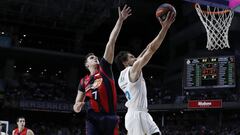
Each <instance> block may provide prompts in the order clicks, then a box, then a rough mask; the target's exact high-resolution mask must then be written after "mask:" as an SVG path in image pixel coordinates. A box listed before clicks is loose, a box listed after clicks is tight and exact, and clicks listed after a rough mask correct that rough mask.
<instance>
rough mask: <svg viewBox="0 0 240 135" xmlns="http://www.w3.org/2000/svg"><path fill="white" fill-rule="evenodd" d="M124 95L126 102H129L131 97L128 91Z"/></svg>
mask: <svg viewBox="0 0 240 135" xmlns="http://www.w3.org/2000/svg"><path fill="white" fill-rule="evenodd" d="M125 95H126V97H127V99H128V100H130V99H131V96H130V93H129V91H126V93H125Z"/></svg>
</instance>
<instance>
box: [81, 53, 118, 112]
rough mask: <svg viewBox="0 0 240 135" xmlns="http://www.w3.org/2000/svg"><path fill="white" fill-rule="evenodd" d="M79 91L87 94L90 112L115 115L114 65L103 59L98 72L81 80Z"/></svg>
mask: <svg viewBox="0 0 240 135" xmlns="http://www.w3.org/2000/svg"><path fill="white" fill-rule="evenodd" d="M78 90H80V91H82V92H84V93H85V94H86V99H85V100H86V102H87V104H88V110H93V111H94V112H103V113H109V114H115V113H116V110H117V92H116V86H115V82H114V77H113V73H112V65H111V64H110V63H108V62H107V61H106V60H105V59H104V58H102V59H101V61H100V64H99V67H98V71H97V72H96V73H95V74H94V75H91V76H90V75H87V76H85V77H84V78H82V79H81V81H80V83H79V86H78Z"/></svg>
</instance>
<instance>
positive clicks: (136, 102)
mask: <svg viewBox="0 0 240 135" xmlns="http://www.w3.org/2000/svg"><path fill="white" fill-rule="evenodd" d="M130 68H131V67H127V68H125V69H124V70H123V71H121V73H120V76H119V78H118V85H119V87H120V88H121V89H122V91H123V92H124V93H125V96H126V98H127V102H126V104H125V106H126V107H127V108H128V109H147V107H148V103H147V88H146V83H145V80H144V78H143V75H142V72H141V75H140V77H139V78H138V80H137V81H136V82H134V83H132V82H130V80H129V78H130V76H129V71H130Z"/></svg>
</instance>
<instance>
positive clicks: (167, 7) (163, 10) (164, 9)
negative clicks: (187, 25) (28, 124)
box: [156, 3, 177, 21]
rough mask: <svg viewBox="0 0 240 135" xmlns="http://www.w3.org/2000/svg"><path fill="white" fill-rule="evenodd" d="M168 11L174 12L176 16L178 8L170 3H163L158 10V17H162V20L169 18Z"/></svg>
mask: <svg viewBox="0 0 240 135" xmlns="http://www.w3.org/2000/svg"><path fill="white" fill-rule="evenodd" d="M168 12H173V13H174V14H175V16H176V13H177V12H176V9H175V8H174V6H172V5H171V4H168V3H164V4H161V5H160V6H159V7H158V8H157V10H156V17H160V18H161V20H163V21H164V20H165V19H166V18H167V14H168Z"/></svg>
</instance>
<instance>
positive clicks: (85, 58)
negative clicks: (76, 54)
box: [84, 52, 95, 64]
mask: <svg viewBox="0 0 240 135" xmlns="http://www.w3.org/2000/svg"><path fill="white" fill-rule="evenodd" d="M91 55H95V54H94V53H92V52H91V53H88V54H87V55H85V57H84V64H86V62H87V59H88V57H89V56H91Z"/></svg>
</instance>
